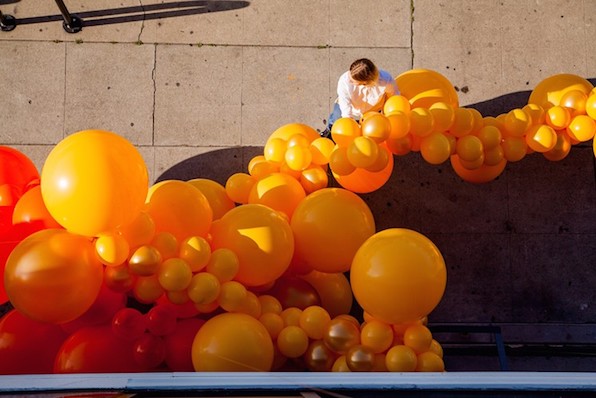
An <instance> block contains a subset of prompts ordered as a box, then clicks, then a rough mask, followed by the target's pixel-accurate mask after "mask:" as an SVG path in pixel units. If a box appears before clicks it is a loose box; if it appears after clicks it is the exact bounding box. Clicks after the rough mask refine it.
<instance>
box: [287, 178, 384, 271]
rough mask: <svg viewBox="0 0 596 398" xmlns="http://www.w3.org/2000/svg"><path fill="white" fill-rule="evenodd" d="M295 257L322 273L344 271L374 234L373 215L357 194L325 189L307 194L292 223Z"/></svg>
mask: <svg viewBox="0 0 596 398" xmlns="http://www.w3.org/2000/svg"><path fill="white" fill-rule="evenodd" d="M291 227H292V231H293V232H294V239H295V242H296V247H295V250H296V255H297V256H298V257H299V258H300V259H301V260H303V261H304V262H305V263H306V264H308V265H309V266H310V267H312V268H313V269H315V270H317V271H321V272H329V273H333V272H345V271H347V270H348V269H349V268H350V264H351V261H352V258H353V256H354V253H356V250H358V248H359V247H360V245H361V244H362V243H363V242H364V241H365V240H366V239H368V237H370V236H371V235H372V234H373V233H374V231H375V223H374V218H373V215H372V213H371V211H370V209H369V208H368V205H367V204H366V202H364V200H362V199H361V198H360V197H359V196H358V195H356V194H355V193H353V192H350V191H347V190H345V189H339V188H325V189H321V190H318V191H316V192H313V193H311V194H310V195H308V196H307V197H306V198H305V199H304V200H303V201H302V202H301V203H300V204H299V205H298V207H297V208H296V211H295V212H294V215H293V216H292V220H291Z"/></svg>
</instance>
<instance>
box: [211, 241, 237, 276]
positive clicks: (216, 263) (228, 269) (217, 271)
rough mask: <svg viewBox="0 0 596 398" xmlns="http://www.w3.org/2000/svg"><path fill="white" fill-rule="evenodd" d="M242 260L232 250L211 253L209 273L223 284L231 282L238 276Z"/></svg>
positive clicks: (224, 249)
mask: <svg viewBox="0 0 596 398" xmlns="http://www.w3.org/2000/svg"><path fill="white" fill-rule="evenodd" d="M239 269H240V260H238V256H237V255H236V253H234V252H233V251H232V250H230V249H226V248H220V249H216V250H214V251H213V252H212V253H211V257H210V258H209V261H208V263H207V272H209V273H210V274H212V275H214V276H215V277H216V278H217V279H218V280H219V281H220V282H221V283H224V282H228V281H231V280H232V279H234V278H235V277H236V275H237V274H238V270H239Z"/></svg>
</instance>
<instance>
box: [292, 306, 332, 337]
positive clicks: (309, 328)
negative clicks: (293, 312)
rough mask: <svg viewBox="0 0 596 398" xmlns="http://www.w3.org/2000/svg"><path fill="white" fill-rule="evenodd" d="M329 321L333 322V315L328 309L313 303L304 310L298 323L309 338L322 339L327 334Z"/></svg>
mask: <svg viewBox="0 0 596 398" xmlns="http://www.w3.org/2000/svg"><path fill="white" fill-rule="evenodd" d="M329 322H331V316H330V315H329V313H328V312H327V310H326V309H324V308H323V307H321V306H318V305H312V306H309V307H306V308H305V309H304V310H302V313H301V314H300V319H299V320H298V325H299V326H300V327H301V328H302V330H304V331H305V332H306V334H307V336H308V337H309V338H311V339H313V340H320V339H322V338H323V336H324V335H325V330H326V329H327V325H329Z"/></svg>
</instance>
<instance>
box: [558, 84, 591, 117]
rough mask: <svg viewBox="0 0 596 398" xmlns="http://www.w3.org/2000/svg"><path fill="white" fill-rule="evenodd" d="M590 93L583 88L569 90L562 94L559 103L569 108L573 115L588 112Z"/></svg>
mask: <svg viewBox="0 0 596 398" xmlns="http://www.w3.org/2000/svg"><path fill="white" fill-rule="evenodd" d="M587 100H588V95H587V94H586V93H584V92H583V91H581V90H569V91H567V92H565V94H563V95H562V96H561V102H560V104H559V105H561V106H563V107H565V108H567V109H569V111H570V112H571V117H575V116H577V115H585V114H586V101H587Z"/></svg>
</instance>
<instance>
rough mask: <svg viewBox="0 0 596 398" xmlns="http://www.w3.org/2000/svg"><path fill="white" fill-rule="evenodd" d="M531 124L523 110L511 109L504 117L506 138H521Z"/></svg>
mask: <svg viewBox="0 0 596 398" xmlns="http://www.w3.org/2000/svg"><path fill="white" fill-rule="evenodd" d="M531 124H532V119H531V117H530V115H528V114H527V113H526V112H525V111H524V110H523V109H519V108H518V109H513V110H511V111H509V113H507V115H506V116H505V130H506V133H507V135H508V136H511V137H522V136H523V135H524V134H525V133H526V131H527V130H528V128H529V127H530V126H531Z"/></svg>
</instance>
